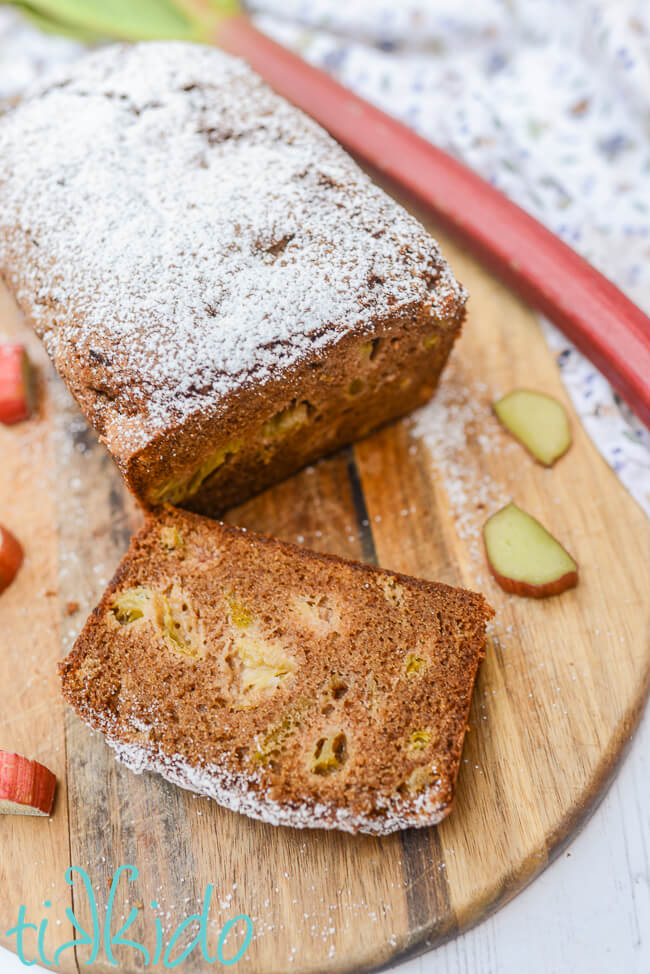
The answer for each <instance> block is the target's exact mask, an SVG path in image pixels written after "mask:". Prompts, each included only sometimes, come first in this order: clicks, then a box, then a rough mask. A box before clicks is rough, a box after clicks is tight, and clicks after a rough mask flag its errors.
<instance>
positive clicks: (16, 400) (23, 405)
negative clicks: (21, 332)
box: [0, 342, 34, 425]
mask: <svg viewBox="0 0 650 974" xmlns="http://www.w3.org/2000/svg"><path fill="white" fill-rule="evenodd" d="M33 409H34V378H33V374H32V366H31V363H30V361H29V358H28V356H27V352H26V350H25V346H24V345H21V344H20V342H3V343H2V344H0V423H5V424H6V425H10V424H12V423H18V422H20V420H21V419H28V418H29V417H30V416H31V414H32V412H33Z"/></svg>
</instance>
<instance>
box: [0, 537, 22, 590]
mask: <svg viewBox="0 0 650 974" xmlns="http://www.w3.org/2000/svg"><path fill="white" fill-rule="evenodd" d="M22 563H23V549H22V547H21V544H20V542H19V541H18V539H17V538H15V537H14V536H13V534H12V533H11V531H10V530H9V529H8V528H5V527H3V526H2V524H0V592H4V590H5V589H6V588H8V587H9V586H10V585H11V583H12V582H13V580H14V578H15V577H16V573H17V571H18V569H19V568H20V566H21V565H22Z"/></svg>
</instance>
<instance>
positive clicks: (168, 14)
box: [13, 0, 239, 41]
mask: <svg viewBox="0 0 650 974" xmlns="http://www.w3.org/2000/svg"><path fill="white" fill-rule="evenodd" d="M13 2H14V6H16V7H19V8H20V9H22V10H23V12H24V13H25V14H26V15H27V16H28V17H29V18H30V19H31V20H32V21H33V22H35V23H37V24H38V26H39V27H41V29H43V30H47V31H49V32H55V33H61V34H67V35H68V36H72V37H76V38H78V39H79V40H83V41H89V40H96V39H98V38H105V37H115V38H119V39H121V40H127V41H136V40H164V39H178V40H188V41H189V40H194V41H201V40H209V39H210V37H211V35H212V33H213V32H214V30H215V29H216V27H217V26H218V24H219V22H220V21H221V20H223V18H224V17H228V16H231V15H232V14H235V13H237V12H238V10H239V4H238V2H237V0H137V2H134V0H27V2H25V0H18V2H16V0H13Z"/></svg>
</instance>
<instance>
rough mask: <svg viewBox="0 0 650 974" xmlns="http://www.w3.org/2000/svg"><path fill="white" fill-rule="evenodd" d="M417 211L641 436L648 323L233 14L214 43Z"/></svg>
mask: <svg viewBox="0 0 650 974" xmlns="http://www.w3.org/2000/svg"><path fill="white" fill-rule="evenodd" d="M213 40H214V42H215V43H216V44H218V45H219V46H220V47H222V48H223V49H224V50H226V51H229V52H230V53H232V54H237V55H239V56H241V57H243V58H244V59H245V60H247V61H248V62H249V64H250V65H251V67H252V68H254V70H255V71H257V72H258V74H260V75H262V77H263V78H265V80H266V81H267V82H268V83H269V84H270V85H271V86H272V87H273V88H274V89H275V90H276V91H277V92H279V93H280V94H281V95H284V96H285V97H286V98H288V99H289V100H290V101H292V102H293V103H294V104H295V105H297V106H298V107H299V108H302V109H303V110H304V111H305V112H307V113H308V114H309V115H311V116H312V117H313V118H315V119H316V121H318V122H320V124H321V125H323V126H324V127H325V128H326V129H327V130H328V131H329V132H330V133H331V134H332V135H333V136H334V138H335V139H337V140H338V141H339V142H341V143H342V144H343V145H344V146H346V148H347V149H349V150H350V151H351V152H352V153H353V154H354V155H355V156H357V157H358V158H359V159H361V160H363V162H364V163H366V164H368V165H369V166H371V167H373V168H374V169H375V170H378V171H379V172H380V173H381V174H382V175H384V176H387V177H388V178H389V179H390V180H392V181H393V182H394V183H396V184H398V185H399V186H400V187H401V188H402V189H403V190H406V191H407V193H409V194H410V195H411V196H412V197H414V198H415V199H416V200H417V201H418V203H420V204H421V205H423V206H424V207H425V208H426V209H427V210H428V211H430V212H431V213H432V215H433V216H434V217H435V218H436V219H437V220H438V221H439V222H440V223H441V224H443V225H444V227H445V228H446V229H447V230H449V231H450V232H451V233H452V234H453V235H455V236H456V237H458V238H459V239H460V240H461V241H462V242H463V243H464V244H465V245H466V246H467V248H468V249H469V250H471V251H472V252H473V253H474V254H475V255H476V257H478V259H479V260H480V261H482V262H483V263H484V264H486V265H487V266H488V267H489V268H490V269H491V270H492V271H494V273H495V274H496V275H497V276H499V277H500V278H501V279H502V280H503V281H504V282H505V283H506V284H507V285H508V286H509V287H511V288H512V290H513V291H515V292H516V293H517V294H519V295H520V296H521V297H522V298H523V299H524V300H526V301H528V302H529V303H530V304H532V305H533V306H534V307H536V308H538V309H539V310H540V311H541V312H543V314H545V315H546V316H547V317H548V318H550V320H551V321H552V322H553V323H554V324H555V325H557V326H558V327H559V328H560V329H561V330H562V331H563V332H564V334H565V335H566V336H567V337H568V338H569V339H570V340H571V341H572V342H573V343H574V344H575V345H576V346H577V347H578V348H579V349H580V350H581V351H582V352H583V353H584V354H585V355H586V356H587V357H588V358H589V359H590V360H591V361H592V362H593V363H594V365H595V366H596V367H597V368H598V369H600V371H601V372H602V373H603V374H604V375H605V376H606V377H607V378H608V379H609V381H610V382H611V384H612V386H613V387H614V389H616V391H617V392H618V393H620V395H621V396H622V397H623V398H624V399H625V400H626V401H627V402H628V403H629V405H630V406H631V407H632V409H634V410H635V412H636V413H637V414H638V416H639V417H640V418H641V419H642V420H643V421H644V423H645V424H646V425H647V426H648V427H650V319H649V318H648V317H647V315H645V314H644V313H643V312H642V311H641V310H640V309H639V308H638V307H636V305H634V304H633V303H632V302H631V301H630V300H629V299H628V298H626V297H625V295H624V294H623V293H622V292H621V291H619V289H618V288H617V287H615V286H614V285H613V284H612V283H611V282H610V281H608V280H607V278H606V277H604V276H603V275H602V274H600V273H599V272H598V271H597V270H596V269H595V268H593V267H592V266H591V265H590V264H588V263H587V261H585V260H584V259H583V258H582V257H580V256H579V255H578V254H577V253H576V252H575V251H574V250H572V249H571V248H570V247H568V246H567V245H566V244H565V243H563V242H562V241H561V240H560V239H559V238H558V237H556V236H555V235H554V234H553V233H551V231H550V230H547V229H546V227H544V226H542V224H540V223H538V222H537V220H535V219H534V218H533V217H532V216H530V215H529V214H528V213H526V212H525V211H524V210H522V209H521V208H520V207H519V206H517V205H516V204H515V203H512V202H511V201H510V200H509V199H507V197H505V196H504V195H503V194H502V193H500V192H499V191H498V190H496V189H494V188H493V187H492V186H490V185H489V183H487V182H485V180H483V179H481V177H480V176H477V175H476V174H475V173H474V172H472V171H471V170H470V169H468V168H467V166H464V165H463V164H462V163H460V162H458V161H457V160H455V159H453V158H451V156H448V155H447V154H446V153H444V152H442V151H441V150H440V149H437V148H436V147H435V146H433V145H432V144H431V143H430V142H427V141H426V140H425V139H422V138H421V137H420V136H418V135H416V134H415V132H412V131H411V130H410V129H408V128H407V127H406V126H405V125H402V123H401V122H398V121H397V120H396V119H394V118H391V117H390V116H389V115H386V114H385V113H384V112H382V111H380V110H379V109H378V108H375V107H374V106H372V105H369V104H368V103H367V102H365V101H364V100H363V99H362V98H359V97H358V96H356V95H354V94H352V93H351V92H350V91H348V90H347V89H346V88H344V87H343V86H342V85H340V84H338V82H336V81H334V79H333V78H330V77H329V76H328V75H326V74H325V73H323V72H322V71H319V70H318V69H317V68H313V67H311V65H309V64H307V63H306V62H305V61H303V60H302V59H301V58H299V57H297V56H296V55H295V54H293V53H291V52H290V51H287V50H286V49H285V48H284V47H282V46H281V45H279V44H277V43H276V42H275V41H273V40H271V39H270V38H269V37H266V36H265V35H264V34H262V33H260V31H258V30H257V29H256V28H255V27H254V26H253V25H252V24H251V22H250V21H249V20H248V19H247V18H246V17H245V16H244V15H241V14H238V15H235V16H233V17H229V18H227V19H225V20H224V21H223V22H222V23H221V25H220V26H219V28H218V31H217V33H216V35H215V36H214V38H213Z"/></svg>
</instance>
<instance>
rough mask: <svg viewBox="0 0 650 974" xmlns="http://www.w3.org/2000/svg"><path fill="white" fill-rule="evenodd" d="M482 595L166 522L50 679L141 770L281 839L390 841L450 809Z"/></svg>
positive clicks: (162, 517)
mask: <svg viewBox="0 0 650 974" xmlns="http://www.w3.org/2000/svg"><path fill="white" fill-rule="evenodd" d="M491 614H492V610H491V609H490V607H489V606H488V605H487V603H486V602H485V600H484V599H483V597H482V596H481V595H478V594H475V593H473V592H467V591H463V590H461V589H454V588H450V587H449V586H447V585H442V584H437V583H434V582H426V581H420V580H417V579H413V578H409V577H406V576H404V575H396V574H394V573H392V572H387V571H382V570H379V569H376V568H372V567H369V566H366V565H362V564H357V563H354V562H350V561H344V560H342V559H340V558H336V557H332V556H329V555H320V554H315V553H313V552H310V551H306V550H303V549H301V548H298V547H295V546H293V545H290V544H285V543H282V542H280V541H277V540H274V539H272V538H267V537H263V536H260V535H255V534H252V533H251V532H246V531H245V530H242V529H238V528H233V527H228V526H226V525H223V524H221V523H217V522H215V521H210V520H207V519H205V518H202V517H200V516H198V515H193V514H188V513H185V512H182V511H178V510H175V509H173V508H163V509H161V510H160V511H159V512H158V513H156V514H155V515H153V516H151V517H150V518H149V520H148V521H147V523H146V524H145V526H144V527H143V528H142V529H141V530H140V531H139V532H138V534H136V535H135V536H134V538H133V540H132V543H131V547H130V549H129V551H128V553H127V554H126V556H125V557H124V559H123V561H122V563H121V565H120V567H119V569H118V571H117V573H116V575H115V577H114V579H113V581H112V582H111V584H110V585H109V587H108V590H107V591H106V593H105V595H104V597H103V599H102V601H101V602H100V604H99V606H98V607H97V608H96V609H95V611H94V612H93V614H92V616H91V617H90V619H89V620H88V622H87V624H86V626H85V628H84V630H83V632H82V633H81V635H80V636H79V638H78V640H77V642H76V644H75V647H74V649H73V650H72V652H71V653H70V655H69V656H68V657H67V659H66V660H64V661H63V663H62V664H61V666H60V671H61V678H62V685H63V693H64V695H65V697H66V699H67V700H68V701H69V702H70V703H71V704H72V706H73V707H74V708H75V710H76V711H77V713H78V714H79V715H80V717H81V718H82V719H83V720H85V721H86V722H87V723H89V724H90V725H91V726H92V727H94V728H97V729H99V730H101V731H102V732H103V733H104V734H105V736H106V739H107V741H108V743H109V744H110V745H111V746H112V747H114V748H115V749H116V751H117V754H118V757H119V758H120V759H121V760H122V761H123V762H124V763H126V764H127V765H128V766H129V767H131V768H132V769H133V770H134V771H144V770H155V771H159V772H160V773H161V774H162V775H163V776H164V777H165V778H167V779H169V780H170V781H172V782H175V783H176V784H179V785H182V786H183V787H185V788H190V789H192V790H193V791H196V792H199V793H201V794H204V795H208V796H211V797H212V798H214V799H215V800H216V801H218V802H219V803H220V804H222V805H225V806H226V807H228V808H231V809H235V810H237V811H240V812H243V813H245V814H247V815H251V816H253V817H255V818H260V819H263V820H264V821H267V822H271V823H273V824H277V825H281V824H282V825H293V826H309V827H312V826H316V827H322V828H339V829H344V830H346V831H349V832H357V831H361V832H371V833H375V834H384V833H388V832H392V831H395V830H396V829H400V828H406V827H409V826H423V825H431V824H434V823H436V822H438V821H440V819H442V818H443V817H444V816H445V815H446V814H447V813H448V812H449V811H450V809H451V807H452V802H453V796H454V788H455V781H456V775H457V773H458V767H459V763H460V755H461V749H462V744H463V737H464V734H465V727H466V722H467V716H468V711H469V705H470V698H471V693H472V687H473V684H474V679H475V676H476V672H477V669H478V665H479V662H480V660H481V658H482V657H483V655H484V641H485V623H486V620H488V619H489V618H490V616H491Z"/></svg>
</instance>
